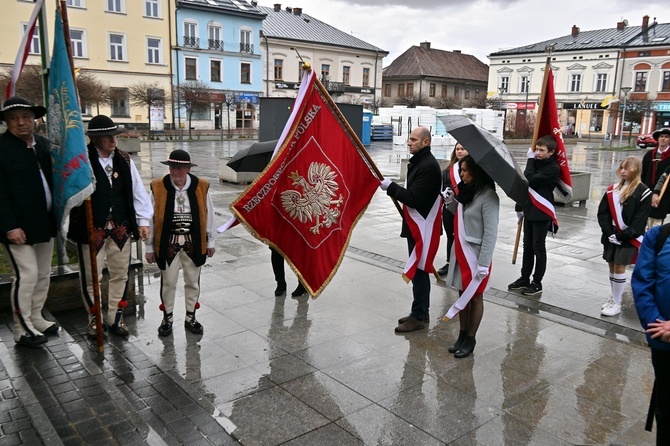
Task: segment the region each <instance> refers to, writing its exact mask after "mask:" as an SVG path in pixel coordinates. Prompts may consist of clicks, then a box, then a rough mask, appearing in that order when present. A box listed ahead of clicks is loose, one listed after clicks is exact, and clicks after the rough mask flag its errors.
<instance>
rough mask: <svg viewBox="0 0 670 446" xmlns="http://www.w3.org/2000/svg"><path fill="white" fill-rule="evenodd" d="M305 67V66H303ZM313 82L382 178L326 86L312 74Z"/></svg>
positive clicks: (305, 64) (370, 164)
mask: <svg viewBox="0 0 670 446" xmlns="http://www.w3.org/2000/svg"><path fill="white" fill-rule="evenodd" d="M305 67H307V68H305ZM303 69H305V70H306V71H309V70H311V69H312V68H311V66H310V65H309V64H308V63H304V65H303ZM314 84H315V85H316V86H317V88H318V89H319V91H320V92H321V94H322V95H323V97H324V98H325V99H326V102H328V105H330V108H332V109H333V112H335V115H336V116H337V119H339V121H340V122H341V123H342V125H344V128H346V129H347V132H348V133H349V135H350V136H351V138H352V139H353V141H354V143H355V146H356V150H358V152H359V153H360V154H361V155H363V157H364V158H365V160H366V161H367V162H368V165H369V166H370V168H371V169H372V171H373V172H374V173H375V175H376V176H377V178H378V179H379V180H383V179H384V175H382V173H381V172H380V171H379V169H378V168H377V165H376V164H375V163H374V161H372V158H371V157H370V154H369V153H368V151H367V150H365V146H364V145H363V143H362V142H361V140H360V139H359V138H358V135H357V134H356V132H354V129H352V128H351V125H349V122H348V121H347V120H346V118H345V117H344V115H343V114H342V112H341V111H340V109H339V107H338V106H337V104H335V101H333V98H332V97H331V96H330V93H328V90H326V87H324V85H323V84H322V83H321V81H320V80H319V78H318V77H317V76H314ZM391 200H393V204H394V205H395V207H396V209H397V210H398V212H399V213H400V216H403V212H402V208H401V207H400V204H398V201H397V200H396V199H395V198H393V197H391Z"/></svg>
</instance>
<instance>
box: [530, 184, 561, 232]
mask: <svg viewBox="0 0 670 446" xmlns="http://www.w3.org/2000/svg"><path fill="white" fill-rule="evenodd" d="M528 195H530V201H532V202H533V205H535V207H536V208H538V209H539V210H540V211H542V212H544V213H545V214H547V215H548V216H549V218H551V221H552V223H553V224H554V225H555V226H557V227H558V219H557V218H556V210H555V209H554V205H553V204H551V202H550V201H549V200H547V199H546V198H544V197H543V196H542V195H540V194H538V193H537V192H536V191H535V190H534V189H533V188H532V187H529V188H528Z"/></svg>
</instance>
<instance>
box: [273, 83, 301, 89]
mask: <svg viewBox="0 0 670 446" xmlns="http://www.w3.org/2000/svg"><path fill="white" fill-rule="evenodd" d="M275 88H276V89H278V90H300V84H298V83H295V82H275Z"/></svg>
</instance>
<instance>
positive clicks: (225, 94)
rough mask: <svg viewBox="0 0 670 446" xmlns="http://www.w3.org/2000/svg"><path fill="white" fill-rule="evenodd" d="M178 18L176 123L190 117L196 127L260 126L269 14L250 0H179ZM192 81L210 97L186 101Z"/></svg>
mask: <svg viewBox="0 0 670 446" xmlns="http://www.w3.org/2000/svg"><path fill="white" fill-rule="evenodd" d="M175 17H176V30H175V34H176V38H175V45H174V47H173V48H174V51H173V70H174V75H175V76H174V78H175V85H174V86H175V97H174V99H175V104H176V105H175V115H176V121H177V126H178V127H184V126H185V125H188V124H189V122H190V125H191V128H196V129H198V128H200V129H221V130H223V129H226V130H231V131H232V130H233V129H235V130H236V131H237V132H238V133H239V132H253V130H254V129H256V128H257V127H258V117H257V109H258V102H259V101H258V98H259V95H260V93H261V86H262V80H261V67H262V65H261V53H260V48H259V46H260V45H259V36H260V30H261V27H262V20H263V18H264V17H265V15H264V14H263V13H262V12H261V11H260V10H259V8H258V7H257V6H256V5H255V3H248V2H246V1H231V0H177V11H176V15H175ZM190 86H196V87H198V88H200V89H206V90H208V91H209V97H210V101H209V102H207V103H206V104H203V103H200V102H199V103H198V104H196V105H195V106H194V107H190V106H189V105H187V104H188V102H189V99H190V98H189V97H188V95H189V94H190V92H191V91H192V89H191V88H190ZM189 115H190V116H189Z"/></svg>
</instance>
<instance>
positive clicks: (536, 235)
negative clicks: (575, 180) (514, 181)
mask: <svg viewBox="0 0 670 446" xmlns="http://www.w3.org/2000/svg"><path fill="white" fill-rule="evenodd" d="M555 152H556V140H555V139H554V137H553V136H551V135H547V136H543V137H542V138H539V139H538V140H537V142H536V143H535V151H533V150H532V149H529V150H528V163H527V164H526V170H524V172H523V173H524V175H525V176H526V179H528V187H529V189H532V191H534V192H536V193H537V195H539V197H541V198H543V199H544V200H546V201H547V202H548V203H549V204H550V205H551V206H552V207H553V204H554V188H555V187H556V186H557V184H558V177H559V174H560V167H559V166H558V162H557V161H556V157H555V156H554V154H555ZM521 210H522V208H521V206H519V205H518V204H517V205H516V211H517V215H518V217H519V219H521V218H525V221H524V225H523V260H522V264H521V277H520V278H518V279H517V280H515V281H514V282H512V283H510V284H509V286H508V287H507V288H508V289H510V290H523V291H522V294H525V295H526V296H535V295H537V294H540V293H542V278H543V277H544V272H545V271H546V269H547V248H546V245H545V240H546V238H547V231H549V230H553V228H552V227H551V225H552V216H551V215H550V214H549V213H547V212H546V211H544V210H542V209H540V208H539V207H538V206H537V205H536V204H535V203H534V201H533V200H530V199H529V200H528V202H527V203H526V204H525V206H524V207H523V212H521ZM533 264H534V265H535V273H534V274H533V281H532V282H531V281H530V276H531V273H532V272H533Z"/></svg>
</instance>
